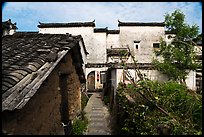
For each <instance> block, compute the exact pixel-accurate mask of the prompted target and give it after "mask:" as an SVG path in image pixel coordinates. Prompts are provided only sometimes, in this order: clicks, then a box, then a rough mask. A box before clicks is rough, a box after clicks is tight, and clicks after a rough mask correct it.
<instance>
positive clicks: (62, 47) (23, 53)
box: [2, 33, 85, 111]
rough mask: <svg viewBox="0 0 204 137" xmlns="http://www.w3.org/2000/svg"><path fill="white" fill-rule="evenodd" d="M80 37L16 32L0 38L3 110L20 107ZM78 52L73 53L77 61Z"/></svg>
mask: <svg viewBox="0 0 204 137" xmlns="http://www.w3.org/2000/svg"><path fill="white" fill-rule="evenodd" d="M80 40H81V36H71V35H70V34H39V33H15V34H14V35H9V36H4V37H2V111H4V110H13V109H15V108H18V109H20V108H21V107H23V106H24V105H25V103H26V102H27V101H28V100H29V99H30V98H31V97H32V96H33V95H34V94H35V92H36V91H37V89H38V88H39V87H40V85H41V84H42V82H43V81H44V80H45V79H46V77H47V76H49V74H50V73H51V71H52V70H53V69H54V68H55V66H56V65H57V64H58V63H59V61H60V60H61V59H62V58H63V56H64V55H66V54H67V52H69V51H71V50H70V49H72V48H73V47H75V46H77V47H78V43H79V41H80ZM78 49H79V48H78ZM75 52H76V51H75ZM77 52H80V50H78V51H77ZM80 55H81V54H80V53H79V54H75V55H74V56H77V59H78V60H79V58H81V56H80ZM78 56H79V57H78ZM81 60H82V59H81ZM81 60H80V61H79V62H82V61H81ZM78 69H79V72H80V73H83V71H81V69H82V68H81V69H80V68H78ZM84 79H85V78H84Z"/></svg>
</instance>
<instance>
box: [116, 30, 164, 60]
mask: <svg viewBox="0 0 204 137" xmlns="http://www.w3.org/2000/svg"><path fill="white" fill-rule="evenodd" d="M164 36H165V32H164V27H156V26H155V27H154V26H153V27H152V26H120V34H119V39H120V46H121V47H126V45H128V46H129V47H130V49H131V50H132V51H133V50H134V49H135V47H133V45H134V41H140V47H139V50H138V51H137V52H135V57H136V59H137V60H138V63H150V62H151V61H152V58H153V43H159V40H160V37H163V38H165V37H164Z"/></svg>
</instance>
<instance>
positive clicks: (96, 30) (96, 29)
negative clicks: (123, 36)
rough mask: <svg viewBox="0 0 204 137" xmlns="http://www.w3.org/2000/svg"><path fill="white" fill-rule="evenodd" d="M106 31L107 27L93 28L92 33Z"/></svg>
mask: <svg viewBox="0 0 204 137" xmlns="http://www.w3.org/2000/svg"><path fill="white" fill-rule="evenodd" d="M107 31H108V27H105V28H94V33H97V32H107Z"/></svg>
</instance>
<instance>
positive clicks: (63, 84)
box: [59, 73, 72, 135]
mask: <svg viewBox="0 0 204 137" xmlns="http://www.w3.org/2000/svg"><path fill="white" fill-rule="evenodd" d="M67 79H68V75H67V74H62V73H61V74H59V86H60V94H61V104H60V114H61V122H62V126H63V127H64V134H65V135H71V134H72V133H71V132H72V127H71V120H70V119H69V102H68V101H69V99H68V90H67Z"/></svg>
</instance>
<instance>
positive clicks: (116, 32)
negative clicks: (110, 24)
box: [107, 30, 120, 34]
mask: <svg viewBox="0 0 204 137" xmlns="http://www.w3.org/2000/svg"><path fill="white" fill-rule="evenodd" d="M107 33H108V34H119V33H120V30H108V31H107Z"/></svg>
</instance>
